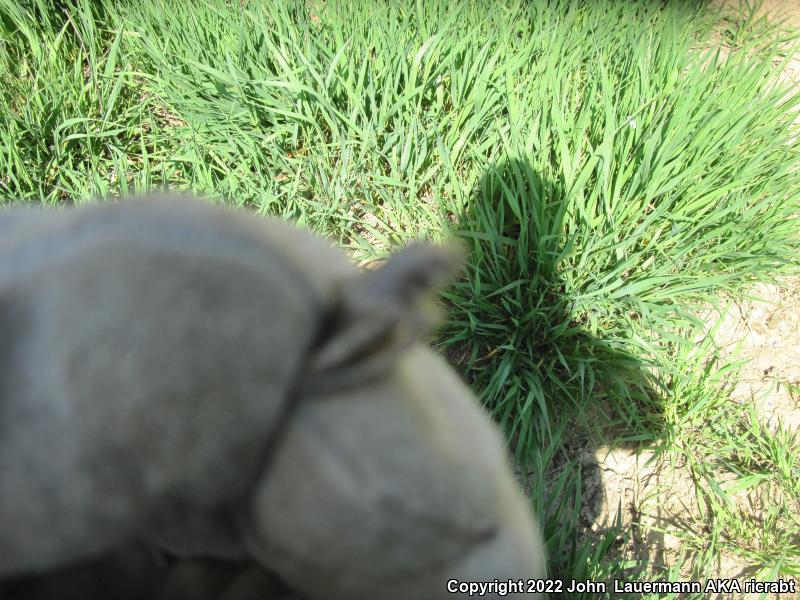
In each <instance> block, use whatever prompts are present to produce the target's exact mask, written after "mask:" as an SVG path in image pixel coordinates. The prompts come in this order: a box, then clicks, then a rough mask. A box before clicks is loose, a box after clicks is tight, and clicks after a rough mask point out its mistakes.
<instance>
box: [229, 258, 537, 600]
mask: <svg viewBox="0 0 800 600" xmlns="http://www.w3.org/2000/svg"><path fill="white" fill-rule="evenodd" d="M460 259H461V254H460V252H458V251H457V250H456V249H455V248H435V247H432V246H425V245H420V246H412V247H409V248H407V249H405V250H403V251H400V252H399V253H397V254H395V255H394V256H393V257H392V258H390V259H389V261H388V263H387V264H386V265H385V266H383V267H381V268H379V269H378V270H376V271H372V272H368V273H366V274H363V275H361V276H360V277H359V279H358V280H357V281H353V282H351V283H350V284H349V285H348V287H347V289H346V290H344V292H343V293H342V294H341V295H340V300H339V303H338V315H335V318H334V319H333V320H334V323H333V324H332V326H331V327H330V329H329V331H328V333H327V338H326V339H323V340H321V342H322V343H321V346H320V348H319V350H318V351H317V353H316V355H315V357H314V360H313V361H312V368H311V370H310V371H309V373H308V374H307V379H306V381H305V382H304V385H303V386H302V388H301V390H302V391H301V393H300V402H299V404H298V407H297V411H296V412H295V413H294V416H293V418H292V420H291V422H290V423H288V424H287V431H286V432H285V433H284V435H283V437H282V439H281V443H280V446H279V447H278V449H277V451H276V453H275V455H274V456H273V457H271V460H270V462H269V463H268V465H267V466H266V469H265V471H264V475H263V476H262V477H261V478H260V480H259V482H258V484H257V485H256V487H255V491H254V493H253V494H252V497H251V499H250V502H249V505H248V510H246V511H245V512H244V513H243V525H244V526H243V531H244V532H245V533H246V537H247V540H248V542H249V544H250V545H249V548H250V550H251V552H252V553H253V555H254V556H256V557H257V558H258V559H259V560H260V561H261V562H262V563H263V564H266V565H268V566H269V567H270V568H271V569H273V570H274V571H275V572H276V573H278V574H279V575H280V576H281V577H283V578H284V579H285V580H286V581H287V582H288V583H289V584H290V585H291V586H292V587H293V588H295V589H297V590H300V591H302V592H303V593H305V594H306V595H307V596H308V597H309V598H327V599H329V600H340V599H341V600H345V599H349V600H361V599H365V600H366V599H368V598H376V597H380V598H384V599H386V600H405V599H408V600H414V599H419V598H426V599H429V600H436V599H437V598H443V599H444V598H453V597H458V596H455V595H454V594H453V593H452V589H450V590H448V588H447V583H448V581H449V582H450V585H451V586H452V585H453V582H455V581H458V582H468V581H472V582H475V581H483V582H491V581H494V580H495V579H499V580H500V581H504V580H509V579H514V580H518V579H528V578H534V577H543V576H544V574H545V561H544V549H543V546H542V543H541V538H540V535H539V532H538V529H537V527H536V525H535V524H534V522H533V520H532V519H531V516H530V509H529V506H528V505H527V503H526V502H525V501H524V499H523V497H522V495H521V493H520V491H519V489H518V486H517V484H516V482H515V481H514V479H513V477H512V475H511V471H510V469H509V465H508V457H507V454H506V452H505V448H504V445H503V443H502V440H501V438H500V436H499V434H498V432H497V431H496V430H495V427H494V426H493V425H492V424H491V423H490V422H489V420H488V419H487V417H486V416H485V415H484V414H483V413H482V411H481V410H480V408H479V407H478V403H477V400H476V399H475V397H474V396H473V394H472V393H471V392H470V391H469V389H468V388H467V387H466V386H465V385H464V384H463V383H462V382H461V381H460V380H459V378H458V377H457V375H456V374H455V373H454V372H453V370H452V369H451V368H450V367H449V366H448V365H447V364H446V363H445V361H444V360H443V359H442V358H441V357H439V356H438V355H436V354H435V353H434V352H432V351H431V350H430V349H429V348H427V347H425V346H424V345H423V344H422V343H421V340H420V338H421V335H422V334H423V333H424V332H426V331H427V329H428V328H429V326H430V324H431V323H432V322H433V320H434V319H435V317H434V314H435V313H434V312H433V311H432V309H431V307H430V306H426V305H425V301H426V300H429V297H428V295H429V292H430V291H431V289H432V288H434V287H436V286H437V285H439V284H440V283H441V282H442V281H444V280H446V279H447V278H448V276H450V275H452V273H453V272H454V271H455V269H456V267H457V266H458V265H459V264H460ZM337 317H338V318H337ZM376 557H379V558H377V559H376ZM485 597H494V596H492V594H487V595H486V596H485ZM497 597H499V596H497ZM509 597H514V595H510V596H509ZM526 597H530V596H526Z"/></svg>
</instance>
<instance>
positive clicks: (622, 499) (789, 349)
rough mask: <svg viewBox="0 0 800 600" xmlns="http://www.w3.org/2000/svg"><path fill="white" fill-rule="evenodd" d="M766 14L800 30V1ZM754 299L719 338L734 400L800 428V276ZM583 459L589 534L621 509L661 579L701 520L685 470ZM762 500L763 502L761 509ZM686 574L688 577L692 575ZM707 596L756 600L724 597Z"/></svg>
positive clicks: (737, 573)
mask: <svg viewBox="0 0 800 600" xmlns="http://www.w3.org/2000/svg"><path fill="white" fill-rule="evenodd" d="M736 4H737V0H715V1H714V2H712V5H717V6H724V9H725V10H734V11H735V8H731V7H735V5H736ZM761 14H766V15H768V17H769V18H775V17H778V18H781V19H784V20H785V23H786V25H788V26H789V27H798V28H800V0H796V1H792V0H790V1H785V2H784V1H782V0H766V1H765V2H764V4H763V6H762V7H761ZM783 77H784V78H785V79H786V80H790V81H792V82H794V83H795V84H797V85H798V86H800V54H797V55H795V57H794V59H793V60H792V61H791V62H790V63H789V68H787V69H786V71H785V72H784V74H783ZM751 296H752V298H751V299H748V300H745V301H741V302H738V303H737V304H736V305H735V306H734V308H733V310H731V311H729V313H728V315H727V316H726V318H725V319H724V321H723V323H722V326H721V327H720V329H719V332H718V334H717V335H716V336H715V342H716V343H717V345H718V346H719V347H720V350H721V355H722V358H723V359H724V358H725V357H730V356H732V355H733V353H734V352H735V351H736V350H737V349H738V351H739V354H738V356H739V357H740V358H742V359H746V360H747V363H746V364H745V365H744V367H743V368H742V370H741V372H740V375H741V380H740V381H739V382H738V383H737V385H736V386H735V388H734V390H733V394H732V395H733V398H734V399H736V400H739V401H741V402H747V403H752V404H753V406H755V408H756V411H757V413H758V415H759V416H760V418H761V419H763V421H764V422H766V423H768V424H769V426H770V427H771V428H773V429H774V428H775V427H777V425H778V423H781V425H782V427H783V428H784V429H785V430H789V431H792V432H796V431H797V430H798V427H800V399H799V398H798V396H797V394H796V391H797V389H799V388H797V387H794V388H793V386H798V385H800V279H793V280H787V281H784V282H783V283H782V285H781V286H776V285H759V286H756V287H755V288H753V289H752V290H751ZM711 317H712V315H709V318H711ZM585 462H586V468H587V469H588V470H589V471H595V472H594V474H593V475H592V474H590V473H587V475H588V476H587V477H585V480H586V481H587V482H588V486H587V487H588V488H591V487H592V483H591V482H595V484H594V485H595V486H600V489H595V490H592V489H587V490H586V492H585V495H584V497H585V498H587V499H588V500H587V502H588V503H594V504H595V506H591V507H589V506H584V511H582V513H586V514H591V515H592V516H593V519H592V520H593V523H592V524H591V526H590V531H589V532H588V533H589V535H592V531H593V532H595V533H596V532H602V531H603V530H604V529H606V528H607V527H608V526H610V524H611V523H613V521H614V519H615V516H616V514H617V509H618V507H619V508H621V509H622V510H621V515H622V521H623V525H624V531H625V533H626V535H625V536H624V541H622V543H621V546H620V548H619V549H618V551H619V553H620V555H622V556H625V557H629V558H635V559H639V560H643V561H645V562H646V563H647V564H648V565H650V566H651V567H652V568H653V578H657V577H656V576H655V569H658V567H660V566H669V565H673V564H675V561H676V560H677V559H678V557H679V556H680V555H681V553H682V551H683V550H684V549H683V548H682V544H681V541H680V540H679V539H678V538H677V537H676V536H674V535H670V533H669V532H670V531H671V530H672V531H674V530H675V529H676V528H677V529H683V530H686V529H687V527H688V528H689V530H691V527H692V526H693V525H692V524H697V523H701V522H702V520H701V519H700V517H699V508H698V505H697V501H696V499H695V486H694V483H693V481H692V478H691V475H690V474H689V471H688V469H687V468H686V467H685V465H667V464H665V463H664V462H663V461H661V460H658V459H656V460H654V459H653V454H652V453H651V452H639V453H635V452H633V451H630V450H625V449H614V450H609V449H608V448H600V449H599V450H598V451H596V452H595V453H594V456H591V455H587V457H586V461H585ZM648 463H649V464H648ZM664 490H667V492H666V493H665V492H664ZM741 496H742V497H741V498H737V499H736V501H737V502H738V501H741V502H742V503H743V504H744V503H745V502H746V503H747V504H748V506H747V507H745V506H742V509H743V510H748V511H750V514H752V512H753V511H754V510H755V511H756V512H758V511H760V510H762V509H763V507H764V506H765V503H768V502H769V499H764V498H761V499H754V498H752V497H750V496H747V494H743V495H741ZM759 500H760V502H761V503H762V504H761V505H758V502H759ZM754 502H755V506H754V504H753V503H754ZM590 522H591V521H590ZM587 524H589V523H587ZM695 526H696V525H695ZM696 534H697V535H698V536H702V535H703V532H702V531H696ZM690 560H691V558H690ZM759 567H760V565H753V564H746V563H745V562H744V561H742V559H740V558H738V557H734V556H723V558H722V561H721V563H720V564H719V565H718V567H717V569H716V571H717V572H716V574H715V575H716V576H718V577H723V578H739V580H740V582H742V583H743V581H744V578H749V576H750V575H751V574H752V573H753V572H754V571H755V570H757V569H758V568H759ZM683 575H684V578H685V579H688V578H689V575H688V573H687V572H685V571H684V574H683ZM798 589H800V585H799V586H798ZM708 597H710V598H711V597H718V598H723V597H725V598H744V597H753V598H755V597H758V596H756V595H750V594H748V595H747V596H745V595H744V594H738V595H737V594H719V595H717V596H714V595H711V596H708ZM767 597H769V598H788V597H795V596H793V595H788V596H787V595H770V596H767Z"/></svg>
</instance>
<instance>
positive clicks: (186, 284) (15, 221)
mask: <svg viewBox="0 0 800 600" xmlns="http://www.w3.org/2000/svg"><path fill="white" fill-rule="evenodd" d="M460 262H461V256H460V253H459V252H457V251H456V250H455V249H453V248H437V247H433V246H427V245H414V246H410V247H408V248H406V249H404V250H401V251H399V252H398V253H396V254H395V255H393V256H392V257H390V258H389V260H388V261H387V262H386V263H385V264H384V265H383V266H382V267H380V268H378V269H375V270H371V271H361V270H359V269H358V268H356V267H355V266H354V265H353V264H352V263H351V262H350V261H349V260H348V259H347V257H346V256H345V255H344V254H343V253H342V252H341V251H339V250H336V249H334V248H333V247H332V246H331V245H330V244H329V243H327V242H326V241H324V240H322V239H320V238H318V237H315V236H313V235H311V234H309V233H307V232H304V231H301V230H299V229H297V228H295V227H292V226H291V225H288V224H286V223H281V222H278V221H273V220H267V219H264V218H260V217H256V216H254V215H250V214H247V213H245V212H243V211H234V210H229V209H223V208H219V207H214V206H212V205H210V204H208V203H205V202H201V201H198V200H192V199H189V198H182V197H175V196H162V197H148V198H140V199H133V200H127V201H123V202H120V203H101V204H95V205H91V206H87V207H82V208H69V209H65V210H54V209H26V208H15V209H7V210H5V211H4V212H0V358H1V359H2V360H0V369H2V370H3V372H2V374H1V375H0V596H3V591H2V590H3V587H2V586H3V582H4V581H5V582H9V581H12V580H14V581H19V580H20V578H21V577H22V578H26V577H27V578H28V579H29V578H30V577H38V578H44V579H46V578H47V577H48V576H49V574H51V573H56V572H59V573H63V571H64V569H67V570H68V569H69V568H70V566H71V565H77V564H82V563H84V562H86V561H92V560H98V557H101V556H103V555H104V554H108V553H113V552H115V551H117V550H118V549H120V548H124V547H126V545H129V544H132V543H135V544H149V545H151V546H153V547H157V548H160V549H161V550H162V551H167V552H169V554H170V556H173V557H177V558H178V559H185V560H194V559H195V558H196V559H197V560H205V559H209V560H231V561H240V562H246V561H251V562H255V563H257V564H258V565H259V567H260V568H261V569H263V571H264V572H265V573H269V574H271V575H274V576H275V577H277V578H278V579H279V580H280V581H282V582H283V583H284V584H285V585H286V586H287V587H288V588H289V589H291V590H292V593H296V594H297V596H298V597H301V598H306V599H309V600H376V599H378V600H380V599H384V600H438V599H442V600H444V599H445V598H447V599H452V598H459V597H467V596H466V594H461V595H460V594H459V593H458V592H456V593H453V591H452V590H453V589H458V586H459V584H465V583H467V582H475V583H482V582H485V583H491V582H498V581H499V582H504V581H507V580H519V579H522V580H529V579H532V578H541V577H544V576H545V556H544V548H543V544H542V540H541V536H540V533H539V530H538V528H537V526H536V524H535V523H534V521H533V519H532V517H531V515H530V511H529V506H528V504H527V503H526V501H525V499H524V497H523V495H522V493H521V492H520V490H519V489H518V486H517V484H516V482H515V480H514V477H513V475H512V472H511V469H510V466H509V464H508V459H507V456H506V452H505V449H504V445H503V443H502V440H501V437H500V435H499V434H498V432H497V431H496V430H495V427H494V426H493V424H492V423H491V422H490V420H489V419H488V418H487V417H486V416H485V415H484V414H483V412H482V411H481V409H480V407H479V405H478V403H477V401H476V399H475V397H474V396H473V395H472V393H471V392H470V391H469V390H468V388H467V387H466V386H465V385H464V384H463V383H462V382H461V381H460V379H459V378H458V377H457V375H456V374H455V373H454V372H453V371H452V369H451V368H450V367H449V366H448V365H447V364H446V363H445V362H444V361H443V360H442V359H441V358H440V357H439V356H438V355H437V354H436V353H434V352H433V351H432V350H430V349H429V348H428V347H426V346H425V345H424V344H423V342H422V336H423V335H424V334H425V333H426V332H427V331H428V329H429V328H430V326H431V325H432V324H433V321H434V320H435V319H434V316H433V313H432V312H431V308H430V306H429V305H428V304H426V302H428V301H430V292H431V291H432V290H433V289H435V288H436V286H438V285H440V284H441V283H443V282H445V281H446V280H447V278H448V277H450V276H452V275H453V274H454V273H455V272H456V270H457V269H458V267H459V265H460ZM97 564H99V565H102V564H103V563H102V561H99V562H97ZM76 568H77V567H76ZM98 568H99V567H95V569H94V570H95V571H96V570H97V569H98ZM53 576H54V577H55V575H53ZM61 576H63V575H61ZM45 583H46V582H45ZM9 585H10V584H9ZM461 589H463V587H462V588H461ZM484 589H490V590H491V589H492V588H491V587H489V588H484ZM281 597H282V596H281ZM483 597H484V598H493V597H500V594H496V595H492V593H487V594H484V595H483ZM503 597H506V598H515V597H519V598H522V597H525V598H531V597H533V595H532V594H519V595H514V594H508V595H503Z"/></svg>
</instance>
